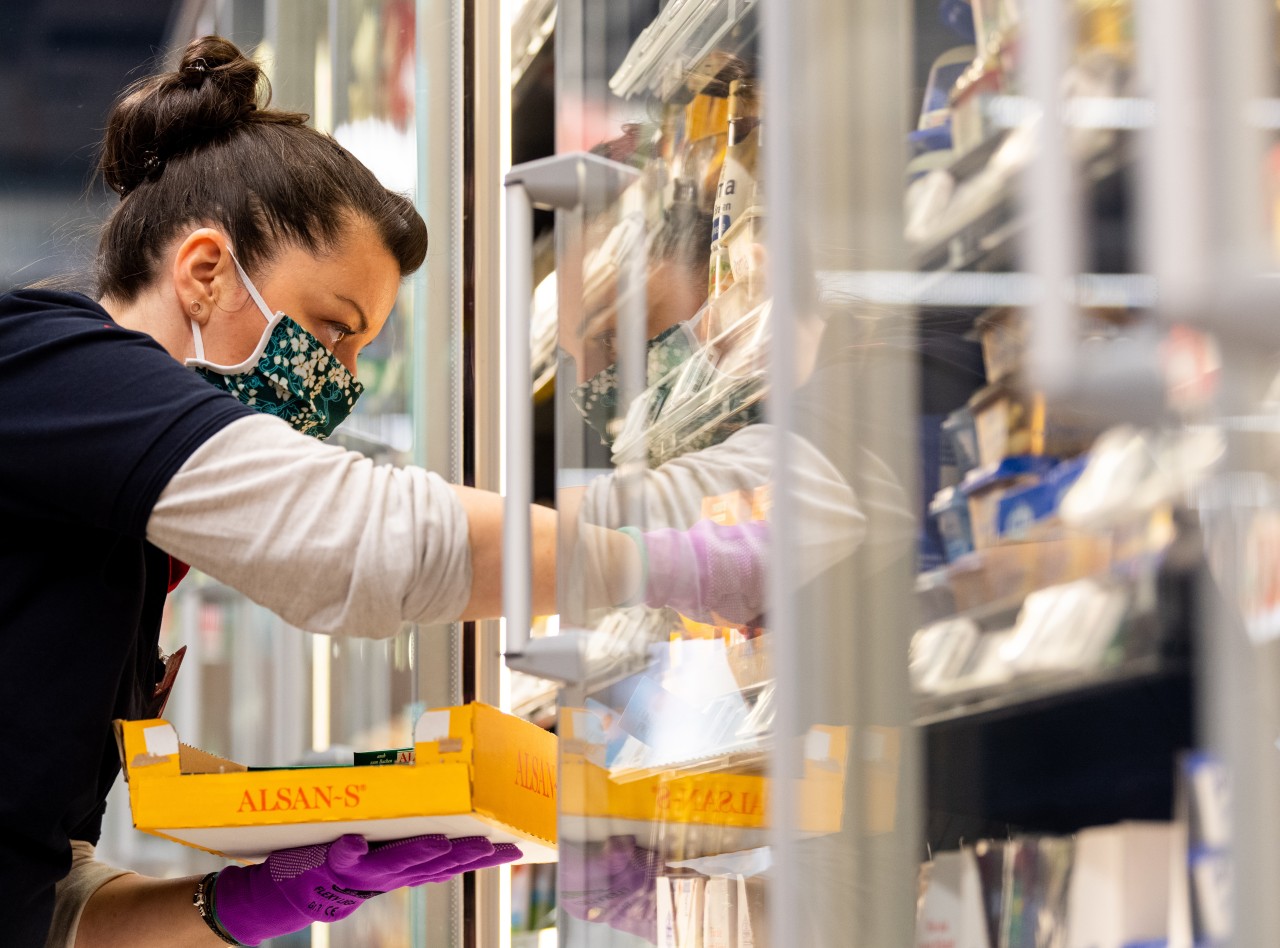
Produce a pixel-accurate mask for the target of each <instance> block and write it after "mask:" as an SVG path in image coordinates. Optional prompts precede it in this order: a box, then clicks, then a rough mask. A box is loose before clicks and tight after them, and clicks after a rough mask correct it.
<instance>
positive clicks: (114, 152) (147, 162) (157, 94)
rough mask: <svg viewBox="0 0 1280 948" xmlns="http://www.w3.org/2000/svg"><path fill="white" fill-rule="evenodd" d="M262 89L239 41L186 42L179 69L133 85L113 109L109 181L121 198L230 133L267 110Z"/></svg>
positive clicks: (105, 159)
mask: <svg viewBox="0 0 1280 948" xmlns="http://www.w3.org/2000/svg"><path fill="white" fill-rule="evenodd" d="M265 86H266V83H265V81H264V78H263V75H262V70H261V69H260V68H259V67H258V64H257V63H255V62H254V61H253V60H251V59H249V58H248V57H246V56H245V55H244V54H243V53H241V52H240V50H239V48H237V47H236V45H235V44H234V43H231V42H229V41H228V40H225V39H223V38H222V37H220V36H204V37H201V38H200V39H197V40H193V41H192V42H191V43H188V44H187V47H186V49H184V50H183V51H182V57H181V59H180V60H179V62H178V68H177V69H175V70H174V71H173V72H166V73H161V74H160V75H157V76H151V77H149V78H146V79H141V80H139V81H137V82H135V83H134V84H133V85H131V86H130V87H129V88H128V89H126V90H125V92H124V94H123V95H122V96H121V97H120V99H119V100H118V101H117V102H116V104H115V107H114V108H113V109H112V110H111V115H110V116H109V117H108V119H107V129H106V134H105V135H104V137H103V149H102V164H101V167H102V175H103V177H104V178H105V179H106V182H107V185H108V186H109V187H110V188H112V189H113V190H114V191H116V192H118V193H119V194H120V195H121V196H124V195H126V194H128V193H129V192H130V191H132V190H133V189H134V188H136V187H138V186H139V185H140V184H142V183H143V182H144V181H146V180H148V179H154V178H156V177H157V176H158V175H159V174H160V173H161V172H162V171H163V170H164V165H165V163H166V162H168V161H169V160H171V159H173V158H175V157H177V156H179V155H182V154H185V153H187V152H189V151H192V150H194V149H196V148H199V147H201V146H202V145H206V144H208V143H210V142H212V141H216V140H220V139H224V138H226V137H227V136H228V135H230V134H231V133H233V132H234V131H235V129H237V128H238V127H240V126H242V125H244V124H246V123H247V122H250V121H253V120H254V116H255V113H256V112H257V110H258V107H259V104H261V105H262V106H263V107H265V105H266V101H267V100H268V99H269V98H270V91H269V90H266V91H265V94H263V92H264V89H265ZM260 96H261V97H262V101H261V103H260V102H259V97H260ZM285 114H288V115H290V116H292V113H285ZM279 117H280V116H277V117H275V119H276V120H279Z"/></svg>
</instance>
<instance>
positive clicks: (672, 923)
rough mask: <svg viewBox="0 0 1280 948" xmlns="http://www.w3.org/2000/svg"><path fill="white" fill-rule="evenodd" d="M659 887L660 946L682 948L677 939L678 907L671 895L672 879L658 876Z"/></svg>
mask: <svg viewBox="0 0 1280 948" xmlns="http://www.w3.org/2000/svg"><path fill="white" fill-rule="evenodd" d="M654 885H655V886H656V887H657V898H656V902H657V914H658V948H680V945H679V943H678V941H677V939H676V908H675V902H674V900H673V899H672V895H671V880H670V879H669V878H668V877H666V876H658V878H657V879H655V880H654Z"/></svg>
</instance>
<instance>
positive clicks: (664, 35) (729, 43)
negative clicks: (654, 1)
mask: <svg viewBox="0 0 1280 948" xmlns="http://www.w3.org/2000/svg"><path fill="white" fill-rule="evenodd" d="M755 8H756V0H671V2H670V3H668V4H667V5H666V6H665V7H664V8H663V10H662V12H661V13H660V14H659V15H658V18H657V19H656V20H654V21H653V22H652V23H651V24H649V26H647V27H646V28H645V29H644V31H643V32H642V33H641V34H640V36H639V38H638V39H637V40H636V41H635V43H634V44H632V47H631V50H630V51H629V52H628V53H627V57H626V59H625V60H623V63H622V65H621V66H620V67H619V68H618V71H617V72H616V73H615V74H614V76H613V78H612V79H610V80H609V88H610V89H611V90H612V91H613V92H614V94H615V95H618V96H621V97H622V98H626V99H630V98H634V97H635V96H638V95H650V94H653V95H657V96H658V97H659V98H661V99H671V98H673V97H675V96H677V95H679V94H682V93H686V92H687V91H693V92H700V91H703V90H707V91H710V89H709V88H708V87H711V86H714V85H715V84H717V79H718V77H719V75H720V73H721V71H722V69H723V67H724V66H725V65H726V63H727V62H728V61H730V60H734V59H749V58H751V56H750V54H749V50H750V48H751V45H752V43H753V42H754V40H755V37H756V33H757V29H758V23H757V21H756V18H755Z"/></svg>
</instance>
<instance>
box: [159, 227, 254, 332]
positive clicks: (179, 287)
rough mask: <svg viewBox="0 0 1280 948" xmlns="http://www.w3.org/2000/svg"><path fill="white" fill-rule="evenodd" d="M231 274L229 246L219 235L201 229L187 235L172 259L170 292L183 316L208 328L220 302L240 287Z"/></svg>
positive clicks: (227, 298)
mask: <svg viewBox="0 0 1280 948" xmlns="http://www.w3.org/2000/svg"><path fill="white" fill-rule="evenodd" d="M234 272H235V264H234V263H233V261H232V259H231V248H230V244H229V243H228V242H227V238H226V237H225V236H224V235H223V234H222V233H221V232H219V231H216V230H214V229H213V228H212V227H201V228H200V229H199V230H196V231H193V232H192V233H191V234H189V235H188V236H187V237H186V238H185V239H184V240H182V242H181V243H179V244H178V249H177V251H176V252H175V253H174V257H173V289H174V293H175V294H176V295H177V302H178V305H179V307H181V309H182V311H183V313H185V314H186V316H187V317H188V318H189V319H193V320H195V321H196V322H197V323H199V324H200V325H201V326H206V325H208V322H209V317H210V315H211V314H212V313H213V311H214V309H215V308H217V306H218V301H219V299H222V300H223V301H224V303H225V302H228V301H229V299H230V296H231V290H232V288H233V287H238V286H239V281H238V280H236V279H235V277H234ZM235 308H239V307H235Z"/></svg>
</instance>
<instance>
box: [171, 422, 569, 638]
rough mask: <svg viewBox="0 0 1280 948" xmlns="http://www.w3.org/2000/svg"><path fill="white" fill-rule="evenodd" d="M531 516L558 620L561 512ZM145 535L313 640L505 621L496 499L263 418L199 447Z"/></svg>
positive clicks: (540, 587) (549, 608) (543, 593)
mask: <svg viewBox="0 0 1280 948" xmlns="http://www.w3.org/2000/svg"><path fill="white" fill-rule="evenodd" d="M533 516H534V553H535V556H534V562H535V564H536V569H535V573H534V602H535V611H539V612H553V611H554V602H555V515H554V513H553V512H551V511H548V510H545V509H543V508H534V512H533ZM147 538H148V539H149V540H150V541H151V542H152V543H154V544H155V545H156V546H158V547H160V549H162V550H164V551H165V552H167V553H170V554H171V555H173V556H176V557H177V558H178V559H180V560H182V561H184V562H186V563H189V564H191V565H192V566H194V567H196V568H197V569H200V570H202V571H204V572H206V573H208V574H209V575H211V576H213V577H214V578H216V579H219V580H221V581H222V582H225V583H226V584H227V585H229V586H232V587H234V588H235V589H238V590H240V591H241V592H243V593H244V594H245V595H247V596H248V597H249V598H250V599H253V600H254V601H255V602H258V603H260V604H261V605H263V606H266V607H267V608H268V609H271V610H272V611H273V612H275V613H277V614H278V615H280V616H281V617H282V618H284V619H285V620H286V621H287V622H290V623H292V624H293V625H296V626H298V627H299V628H303V629H307V630H309V631H312V632H323V633H328V634H336V635H363V636H388V635H393V634H395V632H396V630H397V629H398V628H399V627H400V623H401V622H404V621H411V622H421V623H437V622H446V621H452V620H454V619H457V618H460V617H461V618H469V619H474V618H482V617H489V616H496V615H498V614H499V613H500V612H501V598H502V597H501V589H502V579H501V577H502V570H501V563H502V499H501V498H500V497H499V496H498V495H496V494H489V493H485V492H483V491H476V490H468V489H467V488H462V487H454V486H451V485H449V484H447V483H445V482H444V481H443V480H442V479H441V478H439V477H437V476H436V475H434V474H431V473H429V472H427V471H425V470H423V469H421V468H414V467H408V468H393V467H390V466H385V465H384V466H377V465H375V464H374V463H373V462H372V461H371V460H369V459H368V458H366V457H363V456H362V455H359V454H356V453H355V452H352V451H346V450H344V449H342V448H338V447H335V446H333V445H326V444H323V443H321V442H318V441H315V440H314V439H311V438H308V437H305V436H304V435H300V434H297V433H296V432H294V431H292V430H290V429H289V427H288V426H287V425H286V424H284V423H283V422H281V421H279V420H278V419H275V418H270V417H267V416H265V415H257V416H253V417H249V418H244V419H241V420H239V421H237V422H235V423H234V424H231V425H229V426H227V427H226V428H224V429H223V430H222V431H220V432H218V433H217V434H215V435H214V436H212V437H211V438H209V440H208V441H206V442H205V443H204V444H202V445H201V446H200V447H199V448H197V449H196V451H195V452H194V453H193V454H192V455H191V456H190V458H189V459H188V460H187V462H186V463H185V464H183V465H182V467H181V468H180V469H179V471H178V472H177V474H175V475H174V476H173V478H172V479H171V480H170V481H169V483H168V484H167V485H166V487H165V488H164V491H163V492H162V493H161V495H160V499H159V501H158V502H157V503H156V504H155V507H154V508H153V510H152V512H151V517H150V519H149V521H148V523H147Z"/></svg>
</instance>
